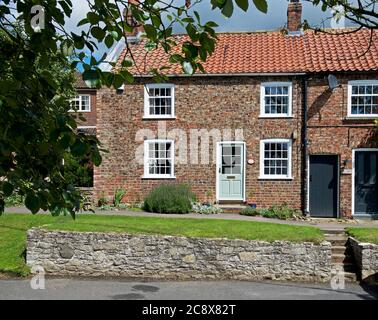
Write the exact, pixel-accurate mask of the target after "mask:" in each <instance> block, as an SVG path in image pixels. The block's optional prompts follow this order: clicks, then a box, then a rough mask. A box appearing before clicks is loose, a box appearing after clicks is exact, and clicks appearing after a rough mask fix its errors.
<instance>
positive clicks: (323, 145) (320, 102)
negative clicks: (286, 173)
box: [308, 74, 378, 216]
mask: <svg viewBox="0 0 378 320" xmlns="http://www.w3.org/2000/svg"><path fill="white" fill-rule="evenodd" d="M337 78H338V81H339V84H340V85H341V86H340V87H339V88H336V89H335V90H334V91H333V92H331V91H330V90H329V89H328V84H327V81H326V77H318V78H316V79H312V80H310V82H309V90H308V100H309V101H308V139H309V153H310V154H334V155H339V159H340V171H341V172H340V214H341V216H351V214H352V211H351V206H352V191H351V189H352V175H351V171H350V169H352V162H351V161H350V162H349V164H348V165H347V167H344V161H345V160H352V150H353V149H355V148H372V147H377V145H378V144H377V141H376V140H374V129H373V127H374V124H373V120H350V119H347V112H348V106H347V103H348V99H347V97H348V88H347V84H348V81H350V80H359V79H361V80H368V79H377V78H378V74H364V75H353V76H348V75H338V76H337ZM345 169H347V170H345Z"/></svg>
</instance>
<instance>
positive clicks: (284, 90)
mask: <svg viewBox="0 0 378 320" xmlns="http://www.w3.org/2000/svg"><path fill="white" fill-rule="evenodd" d="M292 95H293V85H292V83H291V82H264V83H261V86H260V117H261V118H285V117H292V114H293V111H292V104H293V99H292ZM284 109H286V110H285V112H284Z"/></svg>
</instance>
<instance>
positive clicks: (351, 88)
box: [348, 80, 378, 119]
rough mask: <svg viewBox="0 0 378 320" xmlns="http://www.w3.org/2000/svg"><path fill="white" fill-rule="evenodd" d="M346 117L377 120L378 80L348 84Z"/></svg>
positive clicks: (350, 82)
mask: <svg viewBox="0 0 378 320" xmlns="http://www.w3.org/2000/svg"><path fill="white" fill-rule="evenodd" d="M348 117H349V118H374V119H375V118H378V80H357V81H349V82H348Z"/></svg>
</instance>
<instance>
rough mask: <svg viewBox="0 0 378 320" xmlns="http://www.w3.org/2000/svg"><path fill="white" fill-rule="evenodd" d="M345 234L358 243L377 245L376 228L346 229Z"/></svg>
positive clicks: (377, 233)
mask: <svg viewBox="0 0 378 320" xmlns="http://www.w3.org/2000/svg"><path fill="white" fill-rule="evenodd" d="M347 232H348V234H349V235H350V236H352V237H353V238H356V239H357V240H359V241H362V242H370V243H375V244H378V228H347Z"/></svg>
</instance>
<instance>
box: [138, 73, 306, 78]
mask: <svg viewBox="0 0 378 320" xmlns="http://www.w3.org/2000/svg"><path fill="white" fill-rule="evenodd" d="M305 75H307V73H305V72H287V73H283V72H272V73H269V72H259V73H253V72H245V73H194V74H193V75H188V74H182V73H180V74H169V75H166V76H167V77H170V78H174V77H261V76H277V77H279V76H282V77H286V76H305ZM134 77H135V78H152V77H153V75H150V74H145V75H134Z"/></svg>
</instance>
